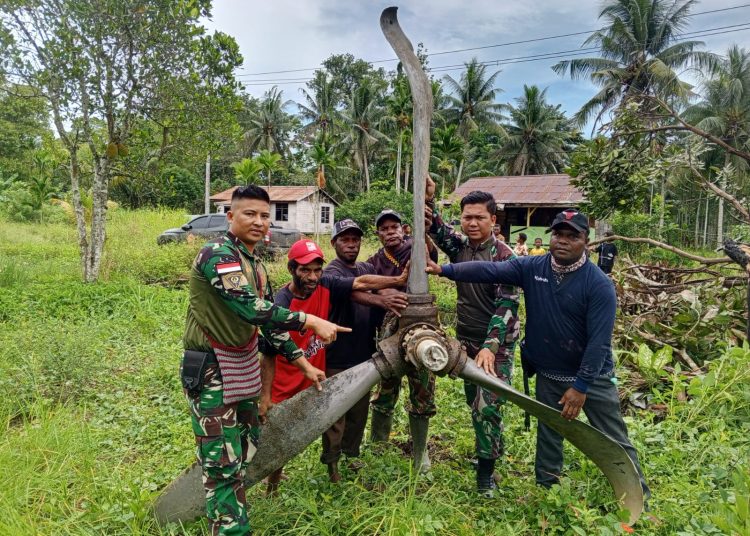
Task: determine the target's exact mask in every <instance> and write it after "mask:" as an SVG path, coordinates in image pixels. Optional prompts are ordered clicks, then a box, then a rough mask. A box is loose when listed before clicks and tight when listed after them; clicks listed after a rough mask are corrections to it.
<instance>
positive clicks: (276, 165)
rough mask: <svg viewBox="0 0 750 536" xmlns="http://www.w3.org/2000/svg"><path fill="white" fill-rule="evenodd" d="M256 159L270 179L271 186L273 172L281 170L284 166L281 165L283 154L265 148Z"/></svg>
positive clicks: (269, 185)
mask: <svg viewBox="0 0 750 536" xmlns="http://www.w3.org/2000/svg"><path fill="white" fill-rule="evenodd" d="M255 161H256V162H257V163H258V165H260V169H261V171H263V173H264V174H265V176H266V179H268V187H269V188H270V187H271V174H272V173H273V172H274V171H281V170H282V169H284V166H282V165H281V155H280V154H279V153H272V152H271V151H269V150H268V149H263V150H262V151H261V152H260V154H259V155H258V156H256V157H255Z"/></svg>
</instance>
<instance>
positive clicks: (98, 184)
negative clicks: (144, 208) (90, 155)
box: [84, 157, 109, 283]
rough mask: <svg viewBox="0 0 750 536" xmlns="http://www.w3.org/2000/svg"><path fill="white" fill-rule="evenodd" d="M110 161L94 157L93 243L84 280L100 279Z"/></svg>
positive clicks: (91, 281) (92, 281)
mask: <svg viewBox="0 0 750 536" xmlns="http://www.w3.org/2000/svg"><path fill="white" fill-rule="evenodd" d="M108 180H109V163H108V162H107V160H106V158H102V157H100V158H98V159H97V158H95V159H94V182H93V184H92V197H93V207H92V210H91V245H90V247H89V252H88V258H87V259H86V266H85V267H84V281H86V282H87V283H94V282H96V280H97V279H99V269H100V268H101V262H102V254H103V253H104V240H105V238H106V234H105V226H106V223H107V197H108Z"/></svg>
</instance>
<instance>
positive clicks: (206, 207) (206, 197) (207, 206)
mask: <svg viewBox="0 0 750 536" xmlns="http://www.w3.org/2000/svg"><path fill="white" fill-rule="evenodd" d="M210 197H211V155H210V154H209V155H206V177H205V181H204V192H203V213H204V214H208V213H209V212H211V199H210Z"/></svg>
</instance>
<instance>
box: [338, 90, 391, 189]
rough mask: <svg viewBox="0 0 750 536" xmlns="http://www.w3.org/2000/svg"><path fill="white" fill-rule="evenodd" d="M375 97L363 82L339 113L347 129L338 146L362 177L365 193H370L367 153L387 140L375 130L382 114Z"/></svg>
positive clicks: (374, 93) (374, 92) (373, 92)
mask: <svg viewBox="0 0 750 536" xmlns="http://www.w3.org/2000/svg"><path fill="white" fill-rule="evenodd" d="M377 97H378V96H377V94H376V91H375V88H374V86H373V84H371V83H370V81H369V80H368V79H366V78H365V79H364V80H363V81H362V83H361V84H360V85H359V87H357V88H356V89H355V90H354V91H353V92H352V94H351V95H350V96H349V100H348V102H347V106H346V109H345V110H344V111H343V112H341V117H342V119H343V122H344V124H345V125H346V127H347V128H348V132H347V134H346V136H345V137H344V138H343V139H342V140H341V144H342V145H343V146H344V147H347V148H348V149H349V151H350V152H351V155H352V158H353V160H354V163H355V164H356V166H357V168H358V169H359V171H360V173H361V174H362V176H363V177H364V182H365V188H366V190H367V191H369V190H370V170H369V165H370V153H371V152H372V150H373V147H374V146H375V145H376V144H377V143H378V142H379V141H381V140H387V139H388V138H387V136H386V135H385V134H383V133H382V132H381V131H380V130H378V128H379V126H380V123H381V118H382V110H381V109H380V107H379V106H378V98H377Z"/></svg>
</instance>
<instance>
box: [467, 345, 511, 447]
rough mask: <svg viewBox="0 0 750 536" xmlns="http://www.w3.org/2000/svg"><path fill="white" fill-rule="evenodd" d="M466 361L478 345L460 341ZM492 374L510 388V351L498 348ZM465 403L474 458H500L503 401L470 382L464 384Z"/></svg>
mask: <svg viewBox="0 0 750 536" xmlns="http://www.w3.org/2000/svg"><path fill="white" fill-rule="evenodd" d="M461 344H463V345H464V346H466V353H467V355H468V356H469V357H470V358H472V359H473V358H474V357H476V355H477V354H478V353H479V350H481V348H482V346H481V343H478V342H475V341H469V340H462V341H461ZM495 373H496V374H497V377H498V378H500V379H501V380H502V381H504V382H505V383H507V384H508V385H510V382H511V378H512V375H513V348H512V347H511V348H501V349H500V351H499V352H498V353H497V354H495ZM464 393H465V394H466V403H467V404H468V405H469V407H470V408H471V423H472V425H473V426H474V442H475V446H476V453H477V457H478V458H484V459H486V460H496V459H497V458H499V457H500V456H502V455H503V452H504V450H505V442H504V440H503V429H504V428H503V411H502V407H503V405H504V404H505V398H504V397H502V396H499V395H497V394H495V393H493V392H492V391H488V390H487V389H485V388H483V387H479V386H477V385H475V384H473V383H471V382H467V381H464Z"/></svg>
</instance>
